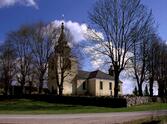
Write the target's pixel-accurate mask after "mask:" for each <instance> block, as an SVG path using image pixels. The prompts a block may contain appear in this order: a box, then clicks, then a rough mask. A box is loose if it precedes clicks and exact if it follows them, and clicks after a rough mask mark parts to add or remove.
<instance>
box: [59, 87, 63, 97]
mask: <svg viewBox="0 0 167 124" xmlns="http://www.w3.org/2000/svg"><path fill="white" fill-rule="evenodd" d="M62 95H63V86H62V85H61V86H59V96H62Z"/></svg>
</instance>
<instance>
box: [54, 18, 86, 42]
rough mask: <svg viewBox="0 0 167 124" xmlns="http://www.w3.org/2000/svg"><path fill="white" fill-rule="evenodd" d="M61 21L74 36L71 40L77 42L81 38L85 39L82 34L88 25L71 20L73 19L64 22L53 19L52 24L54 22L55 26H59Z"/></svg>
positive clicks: (81, 39)
mask: <svg viewBox="0 0 167 124" xmlns="http://www.w3.org/2000/svg"><path fill="white" fill-rule="evenodd" d="M62 22H63V23H64V25H65V27H66V28H68V29H69V30H70V32H71V34H72V35H73V38H74V39H73V40H74V41H75V42H77V43H78V42H81V41H83V40H86V38H85V36H84V34H85V33H86V32H87V29H88V27H87V25H86V24H85V23H82V24H79V23H78V22H73V21H67V22H65V21H63V20H55V21H53V24H55V25H56V26H60V25H61V24H62Z"/></svg>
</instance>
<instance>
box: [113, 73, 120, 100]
mask: <svg viewBox="0 0 167 124" xmlns="http://www.w3.org/2000/svg"><path fill="white" fill-rule="evenodd" d="M114 78H115V87H114V97H118V85H119V73H118V72H115V75H114Z"/></svg>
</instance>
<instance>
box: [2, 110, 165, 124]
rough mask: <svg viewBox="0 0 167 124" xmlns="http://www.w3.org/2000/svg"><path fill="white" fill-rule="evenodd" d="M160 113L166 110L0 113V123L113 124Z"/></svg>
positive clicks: (163, 113)
mask: <svg viewBox="0 0 167 124" xmlns="http://www.w3.org/2000/svg"><path fill="white" fill-rule="evenodd" d="M160 115H167V110H161V111H145V112H114V113H88V114H56V115H0V124H113V123H114V124H115V123H121V122H126V121H132V120H137V119H141V118H145V117H149V116H160Z"/></svg>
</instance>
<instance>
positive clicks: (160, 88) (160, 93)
mask: <svg viewBox="0 0 167 124" xmlns="http://www.w3.org/2000/svg"><path fill="white" fill-rule="evenodd" d="M158 96H160V97H162V96H164V85H163V80H161V79H159V80H158Z"/></svg>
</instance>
